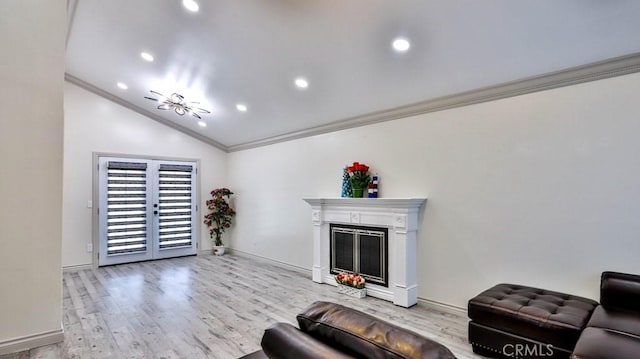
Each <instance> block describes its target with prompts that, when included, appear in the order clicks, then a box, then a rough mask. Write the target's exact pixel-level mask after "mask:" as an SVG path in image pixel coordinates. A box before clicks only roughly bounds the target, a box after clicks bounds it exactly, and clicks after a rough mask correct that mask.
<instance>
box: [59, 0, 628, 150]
mask: <svg viewBox="0 0 640 359" xmlns="http://www.w3.org/2000/svg"><path fill="white" fill-rule="evenodd" d="M193 1H194V0H187V1H186V2H187V3H189V2H193ZM195 2H196V3H197V5H198V7H199V9H198V11H197V12H193V11H190V10H188V9H187V8H186V7H185V6H184V5H183V1H182V0H162V1H158V0H109V1H104V0H69V15H70V16H69V18H70V20H69V21H70V24H69V35H68V40H67V69H66V72H67V78H68V79H71V80H72V81H73V82H75V83H78V84H81V85H84V86H85V87H87V88H90V89H93V90H94V91H95V92H98V93H101V94H103V95H105V96H107V97H109V98H111V99H115V100H117V102H120V103H123V104H125V105H127V106H129V107H130V108H132V109H134V110H136V111H138V112H141V113H145V114H150V115H152V116H151V117H152V118H156V119H158V120H161V121H164V122H166V123H171V124H172V125H173V126H174V127H178V128H180V129H183V130H184V131H185V132H187V133H191V134H194V135H196V137H200V138H201V139H205V140H210V141H211V143H214V144H218V145H219V146H220V147H222V148H228V147H233V146H242V145H247V144H251V143H255V142H256V141H261V140H265V139H269V138H277V137H278V136H280V137H282V136H283V135H285V136H284V137H286V136H287V135H295V134H296V133H302V132H303V131H305V130H309V129H312V128H317V127H318V126H323V125H327V124H331V123H339V121H342V120H345V119H352V118H354V117H358V116H362V115H366V114H370V113H375V112H378V111H384V110H388V109H393V108H398V107H401V106H405V105H410V104H413V103H416V102H420V101H425V100H429V99H434V98H439V97H442V96H447V95H451V94H456V93H460V92H464V91H469V90H473V89H477V88H482V87H486V86H491V85H496V84H501V83H505V82H509V81H514V80H517V79H521V78H525V77H530V76H534V75H539V74H544V73H549V72H553V71H558V70H562V69H566V68H570V67H575V66H579V65H583V64H588V63H592V62H597V61H601V60H605V59H609V58H614V57H618V56H622V55H626V54H633V53H637V52H639V51H640V21H638V19H640V1H632V0H627V1H624V0H613V1H601V0H562V1H558V0H535V1H534V0H529V1H513V0H491V1H478V0H432V1H429V0H393V1H391V0H349V1H344V0H218V1H214V0H195ZM187 5H188V4H187ZM192 5H193V4H192ZM399 37H401V38H405V39H407V40H409V42H410V48H409V50H408V51H405V52H398V51H395V50H394V49H393V48H392V41H393V40H394V39H396V38H399ZM142 52H146V53H148V54H150V55H152V56H153V61H152V62H149V61H146V60H144V59H143V58H142V57H141V53H142ZM298 77H303V78H305V79H306V80H307V81H308V87H307V88H305V89H302V88H299V87H297V86H296V85H295V83H294V81H295V79H296V78H298ZM118 83H122V84H124V85H126V87H127V89H122V88H120V87H118ZM122 87H124V86H122ZM151 90H153V91H156V92H158V93H160V94H163V95H166V96H169V97H170V96H171V94H173V93H178V94H180V95H182V96H184V97H185V101H191V102H199V104H197V105H194V108H203V109H206V110H208V111H210V113H197V114H199V116H201V117H202V119H200V120H199V119H198V118H196V117H195V116H191V115H190V114H189V113H187V114H185V115H184V116H180V115H179V114H177V113H176V112H175V111H173V108H170V109H168V110H162V109H158V106H159V105H161V103H159V102H156V101H152V100H149V99H147V98H145V97H152V98H156V99H159V100H160V101H162V100H163V98H162V97H161V96H160V95H158V94H154V93H151V92H150V91H151ZM238 105H244V106H246V111H245V112H242V111H239V110H238V108H237V106H238ZM165 107H170V105H167V106H165ZM200 121H202V122H203V124H205V125H206V127H201V126H200V125H199V124H198V123H199V122H200Z"/></svg>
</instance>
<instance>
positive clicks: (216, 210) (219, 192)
mask: <svg viewBox="0 0 640 359" xmlns="http://www.w3.org/2000/svg"><path fill="white" fill-rule="evenodd" d="M232 194H233V192H231V190H230V189H228V188H216V189H214V190H213V191H211V197H212V198H211V199H209V200H207V209H208V210H209V213H207V214H206V215H205V216H204V224H206V225H207V227H209V236H210V237H211V240H212V241H213V245H214V246H216V247H218V246H222V234H223V233H224V232H225V231H226V230H227V229H229V228H230V227H231V223H232V219H233V217H234V216H235V215H236V211H234V210H233V208H231V206H230V205H229V203H228V202H227V199H230V198H231V195H232ZM225 197H226V199H225ZM214 237H215V238H214Z"/></svg>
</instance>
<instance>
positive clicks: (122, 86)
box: [116, 82, 129, 90]
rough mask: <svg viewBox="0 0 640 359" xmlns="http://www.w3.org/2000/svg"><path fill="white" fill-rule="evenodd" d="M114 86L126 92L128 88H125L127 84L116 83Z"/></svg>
mask: <svg viewBox="0 0 640 359" xmlns="http://www.w3.org/2000/svg"><path fill="white" fill-rule="evenodd" d="M116 85H117V86H118V87H119V88H121V89H123V90H126V89H128V88H129V86H127V84H125V83H124V82H118V83H117V84H116Z"/></svg>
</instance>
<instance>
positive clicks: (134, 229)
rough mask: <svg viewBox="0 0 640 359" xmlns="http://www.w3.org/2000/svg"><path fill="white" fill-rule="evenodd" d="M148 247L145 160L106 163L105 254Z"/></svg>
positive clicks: (136, 250)
mask: <svg viewBox="0 0 640 359" xmlns="http://www.w3.org/2000/svg"><path fill="white" fill-rule="evenodd" d="M146 250H147V164H146V163H134V162H118V161H109V162H108V165H107V254H108V255H113V254H127V253H136V252H145V251H146Z"/></svg>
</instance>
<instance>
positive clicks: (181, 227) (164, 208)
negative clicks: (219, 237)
mask: <svg viewBox="0 0 640 359" xmlns="http://www.w3.org/2000/svg"><path fill="white" fill-rule="evenodd" d="M98 172H99V179H98V186H99V206H98V222H99V231H98V232H99V242H100V243H99V251H98V264H99V265H101V266H102V265H110V264H118V263H126V262H137V261H143V260H149V259H160V258H169V257H178V256H185V255H192V254H195V253H196V243H197V236H196V227H197V226H196V223H197V222H196V221H197V213H196V212H197V207H196V203H197V201H196V183H195V181H196V163H195V162H181V161H163V160H148V159H134V158H117V157H99V158H98Z"/></svg>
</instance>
